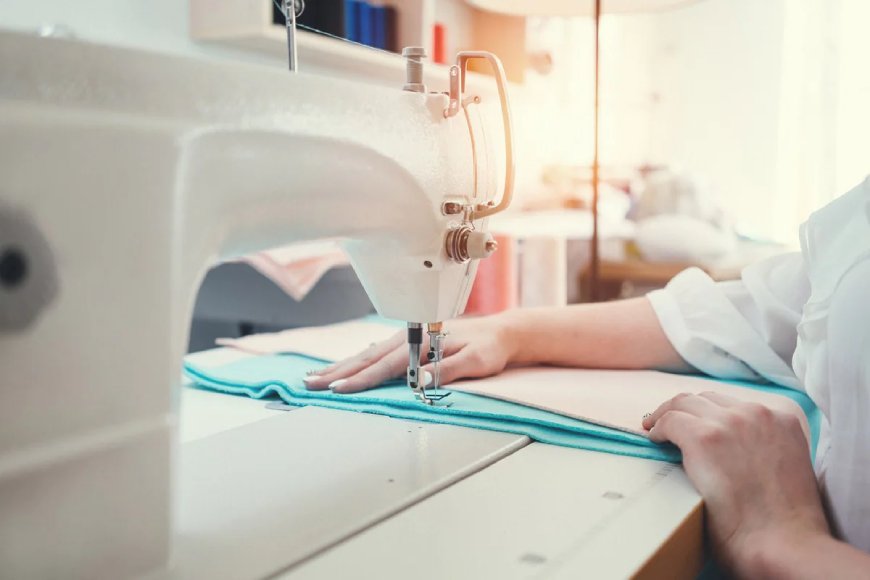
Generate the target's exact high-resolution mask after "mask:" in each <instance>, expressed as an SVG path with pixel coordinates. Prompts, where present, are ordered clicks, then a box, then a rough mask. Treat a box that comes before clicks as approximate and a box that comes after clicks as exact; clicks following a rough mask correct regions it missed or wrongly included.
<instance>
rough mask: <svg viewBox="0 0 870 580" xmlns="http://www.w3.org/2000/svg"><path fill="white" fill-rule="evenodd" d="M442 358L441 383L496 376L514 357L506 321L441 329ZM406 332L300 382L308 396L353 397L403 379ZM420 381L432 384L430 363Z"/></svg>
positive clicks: (461, 322) (474, 321)
mask: <svg viewBox="0 0 870 580" xmlns="http://www.w3.org/2000/svg"><path fill="white" fill-rule="evenodd" d="M444 329H445V331H446V332H447V333H448V335H447V338H446V339H445V340H444V359H443V360H442V361H441V363H440V378H441V384H448V383H451V382H453V381H455V380H458V379H463V378H482V377H488V376H490V375H494V374H498V373H500V372H501V371H502V370H504V368H505V367H506V366H507V365H508V364H509V363H510V362H511V360H512V358H513V357H514V356H515V354H516V352H517V345H516V344H514V343H515V342H516V341H515V340H514V339H513V337H512V335H511V332H510V327H509V324H508V323H507V321H506V318H505V317H504V316H501V315H493V316H486V317H481V318H465V319H457V320H453V321H450V322H447V323H445V324H444ZM406 337H407V332H406V331H405V330H402V331H401V332H398V333H396V334H395V335H394V336H393V337H392V338H390V339H388V340H385V341H383V342H380V343H375V344H373V345H371V346H370V347H369V348H367V349H365V350H364V351H362V352H360V353H359V354H357V355H355V356H353V357H350V358H348V359H345V360H342V361H338V362H336V363H333V364H331V365H329V366H327V367H326V368H323V369H320V370H318V371H315V372H316V374H312V375H309V376H308V377H306V378H305V386H306V387H307V388H308V389H309V390H312V391H320V390H324V389H331V390H332V392H334V393H356V392H359V391H364V390H366V389H371V388H373V387H377V386H378V385H380V384H382V383H384V382H386V381H388V380H391V379H397V378H401V377H404V376H405V372H406V370H407V368H408V344H407V340H406ZM423 337H424V339H423V347H422V348H421V349H420V351H421V355H422V356H421V363H424V362H427V361H426V359H425V358H424V357H425V356H426V353H427V352H428V350H429V337H428V335H427V334H426V333H425V332H424V333H423ZM423 370H424V371H425V372H424V374H423V377H424V382H426V383H427V384H428V383H430V382H431V380H432V378H431V377H432V364H426V365H425V366H423Z"/></svg>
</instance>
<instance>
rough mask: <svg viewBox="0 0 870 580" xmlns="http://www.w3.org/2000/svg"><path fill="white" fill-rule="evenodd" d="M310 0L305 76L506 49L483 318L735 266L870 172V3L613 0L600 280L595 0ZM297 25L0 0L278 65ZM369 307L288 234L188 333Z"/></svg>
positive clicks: (22, 22) (607, 39)
mask: <svg viewBox="0 0 870 580" xmlns="http://www.w3.org/2000/svg"><path fill="white" fill-rule="evenodd" d="M297 2H298V0H297ZM299 4H300V5H299V6H297V10H300V9H301V14H300V16H299V25H300V38H299V42H300V48H299V59H300V61H299V63H300V64H299V66H300V70H301V71H302V72H309V73H313V74H321V75H333V76H341V77H345V78H348V79H351V80H355V81H360V82H367V83H379V84H384V85H386V86H392V87H397V88H398V87H400V85H401V75H400V74H399V76H397V73H396V71H398V70H400V69H399V68H397V67H398V66H399V65H398V63H397V61H399V59H398V57H395V56H393V55H386V54H384V52H389V51H393V52H396V51H399V52H400V51H401V47H402V46H408V45H421V46H424V47H425V48H426V49H427V52H428V53H429V57H430V61H432V63H442V64H441V65H438V64H432V65H430V67H434V68H431V69H430V70H432V71H434V72H433V74H436V73H437V74H440V73H439V72H438V71H442V72H443V71H446V67H445V66H444V63H447V62H452V60H453V55H454V54H455V52H456V51H457V50H461V49H485V50H492V51H494V52H496V53H497V54H499V55H500V56H501V58H502V59H503V61H504V62H505V66H506V69H507V72H508V76H509V78H510V80H511V98H512V101H513V106H514V121H515V123H516V125H517V131H516V134H517V142H516V147H517V150H518V157H517V176H518V183H517V192H516V200H517V203H516V204H515V207H514V209H513V211H512V212H511V214H510V215H507V216H504V217H501V218H500V219H498V220H493V223H492V224H491V227H492V229H493V230H494V231H496V233H497V234H498V235H499V237H500V241H501V242H502V251H500V252H499V254H500V256H499V258H498V259H495V260H490V261H489V263H486V264H483V265H482V266H481V272H480V277H479V280H478V286H480V288H478V287H477V286H476V288H475V292H474V293H473V295H472V298H471V300H470V304H469V309H468V312H469V313H472V314H481V313H488V312H495V311H498V310H501V309H504V308H510V307H517V306H537V305H551V304H564V303H570V302H580V301H584V300H589V299H590V298H592V297H593V294H595V296H594V297H595V298H596V299H611V298H618V297H623V296H630V295H637V294H642V293H643V292H645V291H648V290H649V289H651V288H655V287H660V286H662V285H663V284H665V283H666V282H667V280H668V279H669V278H670V277H671V276H673V275H674V274H675V273H677V272H679V271H680V270H681V269H683V268H685V267H691V266H697V267H701V268H704V269H705V270H707V271H708V272H709V273H711V275H713V276H714V277H715V278H717V279H729V278H734V277H736V276H739V272H740V269H741V268H742V267H743V266H745V265H746V264H748V263H750V262H752V261H754V260H756V259H759V258H761V257H764V256H766V255H770V254H772V253H777V252H781V251H788V250H792V249H796V248H797V247H798V237H797V233H798V226H799V224H800V223H801V222H802V221H804V220H805V219H806V217H807V216H808V214H809V213H810V212H811V211H813V210H814V209H817V208H819V207H821V206H822V205H824V204H825V203H827V202H829V201H830V200H832V199H834V198H835V197H837V196H838V195H840V194H842V193H844V192H845V191H847V190H848V189H849V188H851V187H852V186H854V185H856V184H857V183H859V182H860V181H861V180H863V179H864V177H865V176H866V175H867V174H868V173H870V145H868V136H870V106H868V103H870V74H868V68H867V66H868V65H867V62H868V59H870V35H868V34H867V33H866V23H867V22H870V2H866V1H865V0H694V1H693V0H610V1H608V0H603V1H602V3H601V12H602V15H601V18H600V20H599V21H598V25H599V27H598V32H599V39H600V40H599V55H600V56H599V58H600V60H599V78H600V88H599V90H600V117H599V120H600V131H599V135H600V148H599V163H600V178H601V179H600V187H599V214H598V221H599V232H598V233H599V236H598V237H599V239H598V240H597V242H596V243H597V247H598V249H599V254H600V255H599V263H596V264H595V268H596V274H597V276H596V278H597V284H598V286H599V287H598V288H597V291H596V292H594V293H591V292H590V290H589V287H588V286H589V278H590V267H591V266H590V256H591V251H590V244H591V238H592V223H593V219H592V215H591V212H590V209H591V206H592V189H593V188H592V173H593V172H592V165H593V160H594V134H595V131H594V129H595V107H594V100H595V82H594V80H595V68H596V66H595V64H596V60H595V53H596V51H595V39H596V19H595V18H594V17H593V16H594V12H595V10H594V2H592V1H590V0H574V1H567V0H566V1H560V0H540V1H538V2H534V1H531V0H529V1H523V0H501V1H500V0H383V1H375V0H372V1H360V0H306V2H304V3H299ZM301 4H305V6H304V8H303V6H302V5H301ZM283 23H284V15H283V13H282V12H281V11H280V10H279V9H278V8H277V7H276V6H275V5H274V3H273V2H272V0H189V1H184V0H151V1H149V2H141V1H133V0H77V1H76V2H69V1H61V0H44V1H42V2H32V1H31V0H3V2H2V3H0V26H2V27H4V28H13V29H19V30H29V31H33V32H36V33H38V34H44V35H55V36H72V37H77V38H81V39H84V40H92V41H95V42H100V43H110V44H117V45H123V46H131V47H138V48H145V49H148V50H154V51H159V52H170V53H176V54H180V55H184V56H188V57H192V58H201V59H224V60H235V61H239V62H243V63H249V64H256V65H261V66H269V67H275V68H279V67H280V68H282V69H284V68H286V66H287V64H286V33H285V30H284V24H283ZM351 41H352V42H353V44H351V43H350V42H351ZM394 65H395V66H394ZM439 66H441V67H442V68H441V69H439V68H438V67H439ZM445 74H446V73H445ZM485 74H486V72H485V71H481V75H485ZM444 78H446V76H445V77H444ZM482 79H483V80H485V77H484V76H482ZM483 80H481V81H480V82H481V83H483ZM445 87H446V83H445ZM445 87H431V86H430V89H433V88H437V89H438V90H443V88H445ZM493 288H495V290H493ZM252 296H256V299H252ZM336 305H341V308H337V307H336ZM368 312H371V306H370V304H369V303H368V300H367V299H366V297H365V295H364V293H362V291H361V289H360V288H359V285H358V282H357V281H356V279H355V276H354V275H353V272H352V270H350V269H349V268H348V267H347V264H346V261H343V259H342V257H341V252H340V250H338V249H337V246H335V244H334V243H333V242H325V243H318V244H309V245H308V246H304V247H301V248H291V249H284V250H283V253H282V252H276V253H271V254H269V253H265V254H263V255H258V256H252V257H251V259H250V260H247V261H244V262H240V263H234V264H225V265H222V266H219V267H218V268H216V269H215V270H214V271H213V272H212V273H211V274H210V276H209V278H208V279H207V280H206V283H205V284H204V285H203V288H202V291H201V293H200V299H199V303H198V305H197V314H196V318H195V321H194V332H193V335H192V339H191V349H192V350H197V349H199V348H206V347H209V346H211V345H212V344H213V343H214V339H215V338H216V337H220V336H239V335H243V334H247V333H250V332H256V331H261V330H272V329H279V328H286V327H292V326H302V325H307V324H323V323H328V322H335V321H337V320H341V319H346V318H351V317H354V316H359V315H361V314H365V313H368Z"/></svg>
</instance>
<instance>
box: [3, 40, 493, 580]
mask: <svg viewBox="0 0 870 580" xmlns="http://www.w3.org/2000/svg"><path fill="white" fill-rule="evenodd" d="M0 70H2V81H0V127H2V130H0V149H2V155H0V216H2V217H3V218H5V220H6V221H5V222H3V223H7V224H8V223H13V224H15V226H14V227H11V228H7V230H6V233H5V234H4V233H3V232H2V231H0V236H5V238H6V239H3V240H0V241H4V242H6V243H7V244H10V246H9V247H13V248H15V250H16V252H17V253H16V255H15V256H14V257H15V260H17V261H21V260H22V259H23V261H24V268H25V276H24V277H23V279H22V278H21V277H20V276H14V277H13V278H11V279H10V280H8V282H9V284H7V285H4V286H3V287H2V289H0V292H2V293H3V294H0V298H2V299H3V301H4V302H5V305H4V304H3V303H0V309H4V310H6V312H2V313H0V314H2V315H0V324H2V325H3V326H4V327H2V328H0V369H2V376H3V380H2V383H3V386H2V389H0V562H2V569H3V571H4V575H6V574H7V573H10V574H11V575H12V576H18V575H25V576H29V575H31V574H35V575H43V574H50V573H51V571H58V570H64V571H65V575H69V576H83V577H84V576H91V575H93V574H94V573H96V571H97V570H99V573H98V574H99V575H105V576H112V577H121V576H125V575H129V574H132V573H139V572H144V571H147V570H151V569H154V568H159V567H161V566H163V565H164V564H165V563H166V561H167V558H168V555H169V553H168V549H169V545H170V539H171V529H172V520H171V513H172V510H171V509H170V506H171V503H172V483H171V482H172V477H171V465H172V457H173V454H174V451H173V449H174V447H175V444H174V441H175V436H174V432H175V428H176V417H177V409H176V405H175V404H174V403H173V401H174V400H176V398H177V394H176V391H177V389H178V383H179V377H180V374H181V363H182V357H183V355H184V352H185V345H186V344H187V333H188V330H189V328H188V327H189V324H190V318H191V311H192V304H193V300H194V297H195V294H196V291H197V289H198V287H199V284H200V282H201V280H202V277H203V276H204V273H205V271H206V270H207V268H208V267H209V266H210V265H212V264H214V263H215V262H216V261H218V260H220V259H225V258H231V257H235V256H239V255H242V254H245V253H248V252H252V251H255V250H260V249H265V248H269V247H274V246H277V245H281V244H285V243H288V242H292V241H295V240H302V239H312V238H320V237H343V238H345V239H347V244H346V248H347V251H348V253H349V255H350V257H351V259H352V263H353V266H354V268H355V270H356V271H357V273H358V275H359V276H360V279H361V281H362V283H363V285H364V287H365V289H366V291H367V292H368V294H369V296H370V297H371V299H372V301H373V303H374V304H375V306H376V307H377V308H378V311H379V312H380V313H381V314H382V315H384V316H387V317H391V318H398V319H402V320H407V321H417V322H434V321H441V320H446V319H450V318H453V317H455V316H456V315H458V314H459V313H461V311H462V309H463V308H464V305H465V301H466V299H467V296H468V292H469V290H470V285H471V282H472V280H473V277H474V272H475V268H476V260H471V261H469V262H466V263H456V262H453V261H451V260H450V259H449V258H448V257H447V255H446V254H445V251H444V238H445V235H446V232H447V231H448V230H449V229H450V227H451V226H452V225H453V224H454V223H456V222H457V218H456V216H451V215H444V214H443V213H442V207H441V205H442V202H443V201H445V200H457V199H459V200H464V201H465V202H468V203H471V202H476V203H483V202H486V201H488V200H491V199H492V198H493V196H494V195H495V191H496V181H497V180H496V178H495V175H496V165H497V164H496V163H494V162H493V156H492V152H491V151H489V150H487V149H484V148H479V149H478V150H477V151H476V152H474V154H473V152H472V141H471V138H470V134H469V126H470V124H474V125H476V127H475V131H479V132H480V135H481V136H484V133H485V132H486V131H487V130H488V127H486V126H485V124H484V123H482V122H480V119H479V118H477V117H476V116H473V115H472V117H471V121H470V122H467V121H466V119H465V118H464V116H462V115H458V116H456V117H452V118H445V115H444V114H443V111H444V109H445V108H446V107H447V105H448V97H447V96H446V95H444V94H427V93H414V92H404V91H402V90H401V88H402V87H401V79H397V86H396V88H395V90H390V89H385V88H378V87H373V86H367V85H361V84H357V83H349V82H342V81H340V80H335V79H327V78H320V77H315V76H307V75H304V74H299V75H296V76H293V75H291V74H289V73H287V72H285V71H280V70H276V71H273V70H268V69H265V68H263V69H260V68H257V67H251V66H241V65H231V64H218V63H208V62H201V61H192V60H186V59H181V58H176V57H169V56H159V55H153V54H148V53H143V52H137V51H131V50H125V49H119V48H108V47H101V46H96V45H89V44H85V43H81V42H76V41H69V40H57V39H39V38H36V37H31V36H26V35H20V34H14V33H0ZM447 81H448V79H447V78H445V79H444V87H440V88H442V89H446V88H447ZM431 88H432V89H435V88H436V87H431ZM497 130H498V131H501V128H497ZM487 142H489V143H496V142H498V139H497V138H489V139H486V138H480V139H478V141H477V143H478V144H481V143H487ZM473 158H476V160H477V168H476V171H475V168H474V167H473V163H472V159H473ZM475 178H477V179H478V180H479V181H478V183H477V184H475V183H474V179H475ZM475 192H477V196H478V197H477V198H476V199H474V198H472V196H473V195H474V193H475ZM475 226H476V227H478V228H483V227H484V226H485V224H484V223H483V220H480V221H478V222H477V223H476V224H475ZM10 238H11V239H10ZM15 263H18V262H15ZM19 265H20V264H19ZM18 274H20V272H19V273H18ZM409 396H411V393H410V392H409ZM131 522H135V525H131Z"/></svg>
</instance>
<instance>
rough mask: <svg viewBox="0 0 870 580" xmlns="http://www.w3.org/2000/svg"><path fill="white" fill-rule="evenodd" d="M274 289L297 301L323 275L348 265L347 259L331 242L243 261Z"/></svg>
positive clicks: (272, 251) (335, 244) (316, 243)
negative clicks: (273, 286) (271, 283)
mask: <svg viewBox="0 0 870 580" xmlns="http://www.w3.org/2000/svg"><path fill="white" fill-rule="evenodd" d="M242 261H243V262H247V263H248V264H250V265H251V266H252V267H253V268H254V269H255V270H257V271H258V272H259V273H260V274H262V275H263V276H265V277H267V278H268V279H269V280H271V281H272V282H273V283H274V284H275V285H276V286H278V287H279V288H280V289H281V290H283V291H284V292H285V293H286V294H288V295H289V296H291V297H292V298H293V299H294V300H296V301H300V300H302V299H303V298H305V296H306V295H308V293H309V292H310V291H311V289H312V288H314V286H315V285H316V284H317V283H318V282H319V281H320V279H321V278H322V277H323V275H324V274H326V273H327V272H328V271H330V270H331V269H332V268H335V267H336V266H344V265H346V264H348V260H347V256H345V254H344V252H343V251H342V250H341V248H339V247H338V244H337V242H335V241H333V240H325V241H317V242H305V243H300V244H293V245H290V246H286V247H283V248H278V249H275V250H269V251H266V252H258V253H256V254H251V255H250V256H245V257H244V258H242Z"/></svg>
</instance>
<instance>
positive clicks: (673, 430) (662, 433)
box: [649, 410, 703, 449]
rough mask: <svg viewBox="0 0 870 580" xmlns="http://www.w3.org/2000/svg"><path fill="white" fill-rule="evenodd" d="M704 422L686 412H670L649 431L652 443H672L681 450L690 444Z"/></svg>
mask: <svg viewBox="0 0 870 580" xmlns="http://www.w3.org/2000/svg"><path fill="white" fill-rule="evenodd" d="M702 424H703V420H702V419H700V418H699V417H696V416H695V415H692V414H691V413H687V412H685V411H676V410H670V411H667V412H666V413H664V414H663V415H662V416H661V417H660V418H659V420H658V421H657V422H656V424H655V425H653V428H652V429H650V431H649V439H650V441H655V442H656V443H666V442H671V443H673V444H674V445H676V446H677V447H679V448H680V449H683V448H684V446H685V445H688V444H690V442H691V441H692V440H693V437H694V436H695V434H696V432H697V431H698V429H699V428H700V426H701V425H702Z"/></svg>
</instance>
